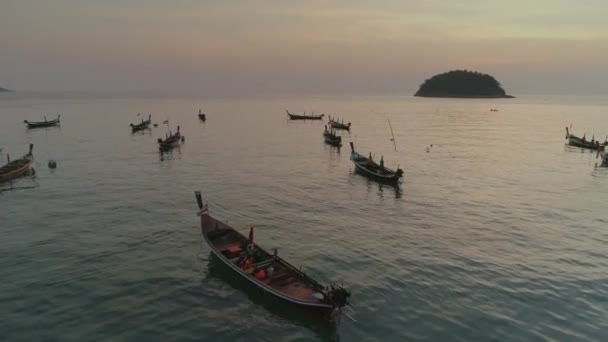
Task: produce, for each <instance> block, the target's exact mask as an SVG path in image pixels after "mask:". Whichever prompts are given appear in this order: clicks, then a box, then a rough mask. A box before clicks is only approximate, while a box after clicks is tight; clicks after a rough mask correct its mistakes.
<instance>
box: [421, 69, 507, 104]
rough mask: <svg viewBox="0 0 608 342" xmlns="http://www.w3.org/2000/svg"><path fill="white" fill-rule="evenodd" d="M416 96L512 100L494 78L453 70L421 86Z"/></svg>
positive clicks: (430, 79) (473, 72)
mask: <svg viewBox="0 0 608 342" xmlns="http://www.w3.org/2000/svg"><path fill="white" fill-rule="evenodd" d="M414 96H422V97H463V98H512V97H513V96H510V95H507V94H506V92H505V90H504V89H503V88H502V86H501V84H500V83H499V82H498V81H497V80H496V79H495V78H494V77H492V76H490V75H488V74H483V73H480V72H477V71H469V70H452V71H449V72H446V73H443V74H439V75H435V76H433V77H431V78H429V79H428V80H426V81H424V83H422V85H420V89H418V91H417V92H416V94H414Z"/></svg>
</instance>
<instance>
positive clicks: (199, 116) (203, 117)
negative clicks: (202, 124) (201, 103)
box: [198, 109, 207, 121]
mask: <svg viewBox="0 0 608 342" xmlns="http://www.w3.org/2000/svg"><path fill="white" fill-rule="evenodd" d="M198 118H199V119H200V120H201V121H207V116H206V115H205V113H203V112H202V110H201V109H199V110H198Z"/></svg>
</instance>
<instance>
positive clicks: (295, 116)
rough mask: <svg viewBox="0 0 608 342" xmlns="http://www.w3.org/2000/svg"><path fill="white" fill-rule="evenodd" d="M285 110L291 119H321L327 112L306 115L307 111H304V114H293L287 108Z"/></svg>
mask: <svg viewBox="0 0 608 342" xmlns="http://www.w3.org/2000/svg"><path fill="white" fill-rule="evenodd" d="M285 111H286V112H287V115H288V116H289V119H291V120H321V119H323V117H324V116H325V114H321V115H314V113H313V114H312V115H306V112H304V114H302V115H298V114H292V113H290V112H289V111H288V110H285Z"/></svg>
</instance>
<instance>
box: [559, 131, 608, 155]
mask: <svg viewBox="0 0 608 342" xmlns="http://www.w3.org/2000/svg"><path fill="white" fill-rule="evenodd" d="M566 139H568V145H570V146H574V147H580V148H586V149H590V150H603V149H604V148H605V147H606V145H608V139H607V140H606V141H604V142H603V143H601V144H600V142H599V140H595V138H591V141H589V140H587V139H586V138H585V135H583V137H582V138H579V137H577V136H576V135H574V134H571V133H570V130H569V129H568V127H566Z"/></svg>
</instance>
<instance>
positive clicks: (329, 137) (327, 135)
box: [323, 126, 342, 147]
mask: <svg viewBox="0 0 608 342" xmlns="http://www.w3.org/2000/svg"><path fill="white" fill-rule="evenodd" d="M323 139H325V143H326V144H329V145H331V146H336V147H340V146H342V137H341V136H338V135H336V132H335V131H333V130H328V129H327V126H325V131H324V132H323Z"/></svg>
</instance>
